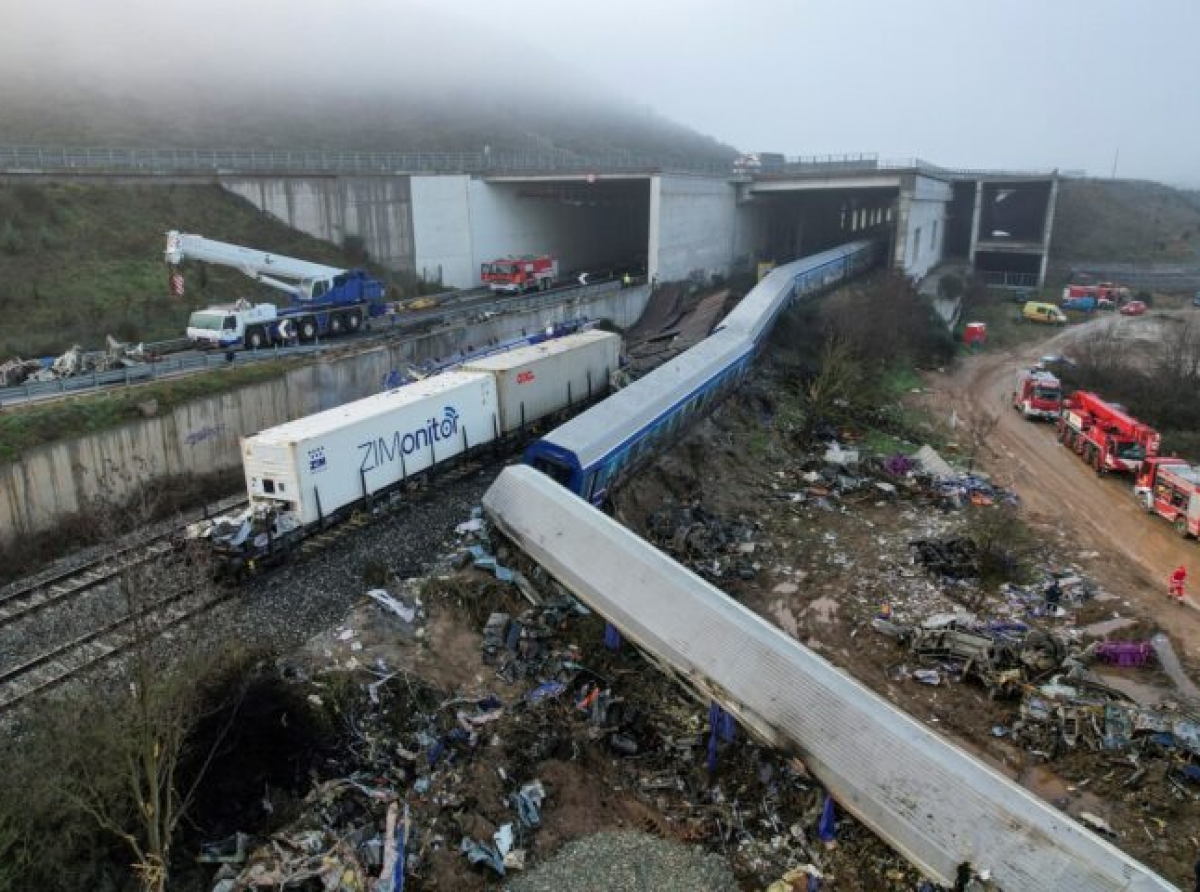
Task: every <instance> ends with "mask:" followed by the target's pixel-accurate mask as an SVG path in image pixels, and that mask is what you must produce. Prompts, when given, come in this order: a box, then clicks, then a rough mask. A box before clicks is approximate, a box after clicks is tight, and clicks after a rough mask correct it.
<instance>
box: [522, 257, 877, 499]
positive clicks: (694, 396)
mask: <svg viewBox="0 0 1200 892" xmlns="http://www.w3.org/2000/svg"><path fill="white" fill-rule="evenodd" d="M877 254H878V247H877V245H876V243H875V242H870V241H864V242H854V243H852V244H849V245H843V246H842V247H840V248H835V249H833V250H831V251H825V252H823V253H821V254H817V255H815V256H813V257H808V258H805V259H803V260H797V261H795V262H794V263H789V264H785V265H784V266H780V267H776V268H775V269H774V270H772V271H771V273H770V274H769V275H768V276H767V277H766V278H764V279H763V280H762V282H760V283H759V284H758V285H757V286H756V287H755V288H754V289H753V290H751V292H750V293H749V294H748V295H746V297H745V298H744V299H743V300H742V301H741V302H740V303H739V304H738V305H737V307H736V308H734V310H733V312H731V313H730V314H729V315H728V316H726V317H725V319H724V320H722V322H721V324H720V325H719V326H717V330H716V331H715V332H714V333H713V334H712V335H710V336H709V337H708V338H706V339H705V340H704V341H701V342H700V343H699V344H697V345H696V346H695V347H692V348H691V349H690V350H687V351H685V352H684V353H682V354H680V355H679V356H678V357H676V358H675V359H673V360H671V361H670V362H667V363H665V364H664V365H662V366H659V367H658V368H657V369H655V370H654V371H653V372H651V373H650V374H648V375H646V376H645V377H643V378H640V379H638V380H637V381H635V382H634V383H633V384H631V385H629V386H628V387H626V388H625V389H624V390H621V391H619V392H618V393H616V394H614V395H613V396H611V397H609V398H608V399H606V400H605V401H604V402H602V403H600V404H599V405H598V406H595V407H593V408H592V409H589V410H588V411H587V412H584V413H583V414H581V415H579V416H578V417H577V418H575V419H573V420H571V421H569V422H567V423H566V424H564V425H562V426H561V427H559V428H556V429H555V430H554V431H553V432H551V433H550V434H549V435H547V436H546V437H543V438H542V439H540V440H537V441H536V442H534V443H533V444H531V445H530V447H529V449H528V450H526V453H525V461H526V463H528V464H531V465H533V466H534V467H536V468H537V469H538V470H540V471H543V472H544V473H546V474H548V475H549V476H551V477H553V478H554V479H555V480H557V481H558V482H559V483H562V484H563V485H564V486H566V487H567V488H568V489H570V490H571V491H572V492H574V493H575V494H577V495H579V496H581V497H583V498H585V499H587V500H588V501H590V502H591V503H592V504H595V505H600V504H603V503H604V501H605V500H606V499H607V498H608V496H609V494H610V493H611V492H612V491H613V489H614V488H615V487H616V486H617V485H618V484H619V483H620V482H621V480H622V479H624V478H625V477H626V476H627V475H628V474H629V473H630V472H631V471H632V470H633V469H635V468H636V467H638V466H639V465H640V464H642V463H643V462H644V461H645V460H647V459H649V458H651V457H652V456H654V455H655V454H657V453H658V452H660V451H661V450H662V449H663V448H664V447H665V446H666V445H667V444H668V443H669V442H671V441H672V440H673V439H675V438H676V437H677V436H678V435H679V434H680V433H681V432H682V431H684V430H686V429H687V427H688V425H690V424H691V423H692V422H693V421H694V420H695V419H696V418H697V417H698V416H700V415H703V414H704V413H706V412H707V411H708V410H709V409H711V408H712V406H713V405H714V404H715V403H716V402H718V401H719V400H720V399H721V398H723V397H724V396H725V395H726V394H728V393H729V392H730V391H731V390H732V389H733V388H734V387H736V386H737V384H738V382H739V381H740V380H741V378H742V376H743V375H745V374H746V371H747V370H748V369H749V367H750V363H751V361H752V360H753V358H754V354H755V352H756V351H757V350H758V348H759V346H760V345H761V343H762V341H763V340H764V339H765V337H766V334H767V333H769V331H770V327H771V325H772V324H773V323H774V320H775V319H776V318H777V317H778V315H779V314H780V313H782V312H783V311H784V310H785V309H786V308H787V307H788V306H789V305H790V304H791V302H792V301H794V300H796V299H797V298H800V297H806V296H811V295H813V294H816V293H818V292H820V291H822V290H825V289H827V288H830V287H833V286H835V285H837V284H840V283H842V282H845V281H847V280H849V279H850V278H852V277H853V276H855V275H858V274H859V273H861V272H863V271H864V270H866V269H868V268H870V267H871V266H872V265H873V264H874V263H875V260H876V257H877Z"/></svg>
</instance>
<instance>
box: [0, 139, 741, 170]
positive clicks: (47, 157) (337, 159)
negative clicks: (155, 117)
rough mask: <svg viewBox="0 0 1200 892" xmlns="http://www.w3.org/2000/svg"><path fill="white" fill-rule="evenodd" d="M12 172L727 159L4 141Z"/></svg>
mask: <svg viewBox="0 0 1200 892" xmlns="http://www.w3.org/2000/svg"><path fill="white" fill-rule="evenodd" d="M0 171H2V172H7V173H73V174H86V173H108V174H113V173H116V174H119V173H129V174H207V175H211V174H229V175H233V174H239V173H244V174H256V173H316V174H336V173H362V174H413V173H416V174H420V173H433V174H439V173H440V174H449V173H478V174H504V173H520V172H533V171H536V172H546V171H553V172H575V173H588V172H596V173H600V172H630V171H637V172H646V171H656V172H666V173H708V174H720V175H727V174H728V173H729V171H730V165H729V163H726V162H717V161H701V160H697V159H693V158H688V157H685V156H641V155H633V154H628V153H623V152H621V153H615V152H614V153H608V154H601V155H576V154H574V153H570V152H493V151H485V152H351V151H333V150H303V149H296V150H292V149H154V148H118V147H102V146H79V147H72V146H0Z"/></svg>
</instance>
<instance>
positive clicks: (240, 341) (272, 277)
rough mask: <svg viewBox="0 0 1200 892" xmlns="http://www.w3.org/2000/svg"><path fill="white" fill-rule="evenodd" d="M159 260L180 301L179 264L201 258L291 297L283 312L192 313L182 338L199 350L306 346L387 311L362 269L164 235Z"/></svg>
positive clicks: (259, 307) (261, 308)
mask: <svg viewBox="0 0 1200 892" xmlns="http://www.w3.org/2000/svg"><path fill="white" fill-rule="evenodd" d="M164 257H165V259H166V261H167V264H168V266H170V267H171V269H172V275H171V286H172V289H173V290H174V292H175V293H176V294H177V295H182V293H183V276H182V275H181V274H180V272H179V265H180V264H181V263H183V261H184V260H199V261H202V262H204V263H214V264H218V265H220V266H228V267H232V268H233V269H237V270H241V271H242V272H243V273H245V274H246V275H247V276H249V277H250V278H252V279H254V280H255V281H256V282H262V283H263V284H264V285H269V286H270V287H272V288H275V289H277V290H279V291H282V292H284V293H285V294H287V295H288V297H289V304H288V305H287V306H285V307H276V306H275V305H274V304H270V303H262V304H251V303H250V302H249V301H245V300H239V301H238V302H237V303H235V304H232V305H226V306H213V307H208V308H206V309H203V310H198V311H197V312H195V313H192V315H191V318H190V319H189V320H188V327H187V336H188V338H189V339H190V340H192V341H194V342H196V343H199V344H205V345H210V346H216V347H226V348H227V347H234V346H245V347H248V348H250V349H252V350H257V349H258V348H260V347H266V346H268V345H270V344H277V343H280V342H284V341H288V340H291V339H293V338H294V339H297V340H299V341H311V340H313V339H315V338H316V337H318V336H320V335H339V334H344V333H347V332H355V331H358V330H359V329H360V328H362V326H363V323H364V321H365V320H367V319H371V318H374V317H376V316H381V315H383V313H384V312H386V305H385V304H384V302H383V298H384V294H385V291H386V286H385V285H384V284H383V283H382V282H380V281H379V280H377V279H374V278H372V277H371V276H369V275H368V274H367V273H366V272H364V271H363V270H359V269H355V270H346V269H338V268H337V267H332V266H323V265H321V264H319V263H310V262H309V261H307V260H298V259H296V258H295V257H285V256H284V255H282V254H272V253H271V252H269V251H258V250H256V249H254V248H244V247H242V246H241V245H231V244H228V243H226V242H218V241H214V240H213V239H209V238H205V237H204V236H200V235H190V234H187V233H182V232H177V231H175V230H172V231H170V232H168V233H167V248H166V251H165V252H164Z"/></svg>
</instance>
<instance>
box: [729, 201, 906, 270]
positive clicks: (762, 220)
mask: <svg viewBox="0 0 1200 892" xmlns="http://www.w3.org/2000/svg"><path fill="white" fill-rule="evenodd" d="M898 195H899V190H898V189H896V188H877V189H822V190H807V191H779V192H766V193H760V194H756V195H755V198H754V203H753V208H754V214H755V218H756V219H755V223H756V226H755V232H756V235H757V245H756V254H757V256H758V259H760V260H764V261H770V262H774V263H786V262H788V261H790V260H795V259H796V258H798V257H804V256H807V255H810V254H815V253H817V252H819V251H824V250H827V249H829V248H833V247H836V246H838V245H844V244H846V243H847V242H850V241H854V240H856V239H862V238H879V239H886V240H887V241H888V243H889V244H891V243H892V242H893V241H894V231H895V222H896V202H897V200H898Z"/></svg>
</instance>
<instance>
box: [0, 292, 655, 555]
mask: <svg viewBox="0 0 1200 892" xmlns="http://www.w3.org/2000/svg"><path fill="white" fill-rule="evenodd" d="M648 299H649V288H648V287H647V286H645V285H642V286H637V287H633V288H626V289H619V290H615V291H613V290H602V289H600V288H597V289H596V290H595V291H592V290H590V289H587V290H584V291H581V292H576V293H574V294H572V295H571V296H570V297H569V298H568V299H567V300H565V301H564V302H563V303H561V304H558V305H555V306H551V307H542V308H537V309H532V310H529V311H526V312H521V313H512V314H506V315H504V316H498V317H496V318H494V319H491V320H488V321H487V322H484V323H481V324H476V325H467V324H456V325H450V326H446V327H445V328H443V329H441V330H435V331H432V332H430V333H428V334H426V335H422V336H420V337H415V338H411V339H407V340H404V341H397V342H395V343H390V344H386V345H382V346H376V347H373V348H369V349H365V350H362V351H358V352H354V353H347V354H342V355H338V356H328V355H323V356H322V358H321V359H320V360H318V361H317V362H315V363H313V364H311V365H305V366H301V367H299V368H295V369H291V370H290V371H288V372H287V373H286V374H284V375H283V376H281V377H280V378H279V379H277V380H274V381H268V382H264V383H261V384H255V385H251V386H248V387H243V388H240V389H238V390H234V391H230V392H229V393H224V394H220V395H219V396H213V397H207V398H203V399H198V400H194V401H192V402H188V403H185V404H183V405H180V406H176V407H175V408H174V409H172V410H171V411H169V412H165V413H163V414H162V415H161V416H159V417H156V418H147V419H144V420H141V421H134V422H130V423H128V424H125V425H123V426H121V427H118V428H114V429H112V430H107V431H102V432H99V433H95V434H90V435H88V436H84V437H79V438H76V439H73V440H64V441H62V442H58V443H51V444H48V445H46V446H42V447H39V448H36V449H31V450H29V452H28V453H26V454H25V455H24V456H23V457H22V459H21V460H20V461H18V462H14V463H11V464H6V465H0V543H3V544H9V543H11V542H13V541H14V540H17V539H19V538H21V537H22V536H26V535H30V534H33V533H39V532H43V531H45V530H49V529H53V528H54V526H55V524H56V523H58V522H59V521H60V519H62V518H63V517H65V516H67V515H69V514H73V513H75V512H77V511H79V510H81V509H82V508H84V507H85V506H86V505H87V504H88V503H89V502H90V501H92V500H94V499H95V498H97V497H98V496H100V495H101V494H103V495H106V496H110V497H114V498H118V499H120V498H123V497H126V496H128V495H130V494H132V493H133V491H134V490H135V489H136V488H137V487H139V486H142V485H146V484H152V483H153V482H154V481H155V480H156V479H157V478H160V477H163V476H171V475H176V474H188V473H197V474H204V473H211V472H214V471H228V470H230V469H233V468H237V467H239V466H240V463H241V454H240V448H239V441H240V438H241V437H243V436H246V435H248V434H252V433H255V432H257V431H260V430H263V429H265V428H268V427H272V426H274V425H276V424H281V423H283V422H285V421H290V420H292V419H294V418H301V417H303V416H305V415H310V414H312V413H313V412H319V411H322V410H324V409H329V408H332V407H334V406H338V405H341V404H342V403H346V402H349V401H351V400H356V399H360V398H361V397H364V396H368V395H370V394H372V393H377V392H378V391H379V390H380V389H381V387H382V384H383V380H384V378H385V377H386V376H387V375H388V373H389V372H391V371H392V370H394V369H403V368H404V367H405V366H406V365H408V364H410V363H419V362H424V361H426V360H430V359H438V358H444V357H447V356H451V355H453V354H455V353H460V352H463V351H464V350H465V349H466V348H467V347H468V346H473V347H478V346H480V345H481V344H484V343H487V342H488V341H490V340H492V339H497V340H507V339H510V338H513V337H517V336H520V335H521V333H522V331H523V330H524V331H530V332H532V331H536V330H538V329H541V328H545V327H546V326H548V325H550V324H552V323H555V322H565V321H568V320H571V319H576V318H579V317H580V316H587V317H588V318H592V319H610V320H612V321H613V322H614V323H615V324H616V325H619V326H620V327H622V328H626V327H628V326H630V325H632V324H633V323H634V322H636V321H637V318H638V317H639V316H640V315H641V313H642V310H643V309H644V308H645V306H646V302H647V300H648Z"/></svg>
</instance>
